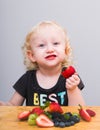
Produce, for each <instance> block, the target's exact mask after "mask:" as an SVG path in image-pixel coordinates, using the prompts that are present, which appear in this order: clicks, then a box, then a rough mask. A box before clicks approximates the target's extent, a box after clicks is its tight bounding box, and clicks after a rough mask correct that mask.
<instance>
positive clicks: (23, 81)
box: [13, 73, 27, 97]
mask: <svg viewBox="0 0 100 130" xmlns="http://www.w3.org/2000/svg"><path fill="white" fill-rule="evenodd" d="M26 86H27V74H26V73H25V74H24V75H22V77H21V78H20V79H19V80H18V81H17V82H16V83H15V84H14V86H13V88H14V89H15V90H16V91H17V92H18V93H19V94H20V95H21V96H23V97H26Z"/></svg>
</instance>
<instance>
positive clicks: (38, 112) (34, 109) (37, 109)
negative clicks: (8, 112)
mask: <svg viewBox="0 0 100 130" xmlns="http://www.w3.org/2000/svg"><path fill="white" fill-rule="evenodd" d="M31 113H36V114H37V115H40V114H42V113H44V111H43V109H41V108H40V107H35V108H33V109H32V112H31Z"/></svg>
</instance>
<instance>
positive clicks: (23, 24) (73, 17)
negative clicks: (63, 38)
mask: <svg viewBox="0 0 100 130" xmlns="http://www.w3.org/2000/svg"><path fill="white" fill-rule="evenodd" d="M99 12H100V1H99V0H0V100H3V101H7V100H8V99H9V98H10V97H11V96H12V94H13V92H14V90H13V88H12V86H13V84H14V83H15V82H16V81H17V80H18V79H19V77H20V76H21V75H22V74H23V73H24V72H25V66H24V65H23V55H22V51H21V46H22V45H23V42H24V39H25V36H26V34H27V33H28V31H29V30H30V29H31V27H32V26H34V25H35V24H37V23H38V22H40V21H43V20H55V21H57V22H58V23H59V24H60V25H61V26H63V27H64V28H66V29H67V31H68V34H69V37H70V41H71V45H72V48H73V50H74V59H75V66H76V69H77V71H78V73H79V75H80V76H81V78H82V80H83V82H84V84H85V88H84V90H83V91H82V93H83V96H84V98H85V100H86V103H87V105H100V100H99V99H100V94H99V93H100V92H99V91H100V83H99V81H100V60H99V56H100V14H99Z"/></svg>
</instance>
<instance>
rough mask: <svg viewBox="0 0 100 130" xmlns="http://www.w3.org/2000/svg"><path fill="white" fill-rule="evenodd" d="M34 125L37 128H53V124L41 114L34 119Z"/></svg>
mask: <svg viewBox="0 0 100 130" xmlns="http://www.w3.org/2000/svg"><path fill="white" fill-rule="evenodd" d="M36 124H37V125H38V126H39V127H52V126H54V123H53V122H52V121H51V120H50V119H49V118H48V117H47V116H46V115H45V114H41V115H39V116H38V117H37V118H36Z"/></svg>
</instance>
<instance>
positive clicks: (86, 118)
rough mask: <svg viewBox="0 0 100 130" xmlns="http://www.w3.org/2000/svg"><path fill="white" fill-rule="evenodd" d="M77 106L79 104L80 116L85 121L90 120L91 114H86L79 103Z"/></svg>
mask: <svg viewBox="0 0 100 130" xmlns="http://www.w3.org/2000/svg"><path fill="white" fill-rule="evenodd" d="M79 106H80V109H79V114H80V116H81V118H82V119H84V120H85V121H91V116H90V115H89V114H88V112H87V111H86V110H85V109H83V108H82V106H81V105H80V104H79Z"/></svg>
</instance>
